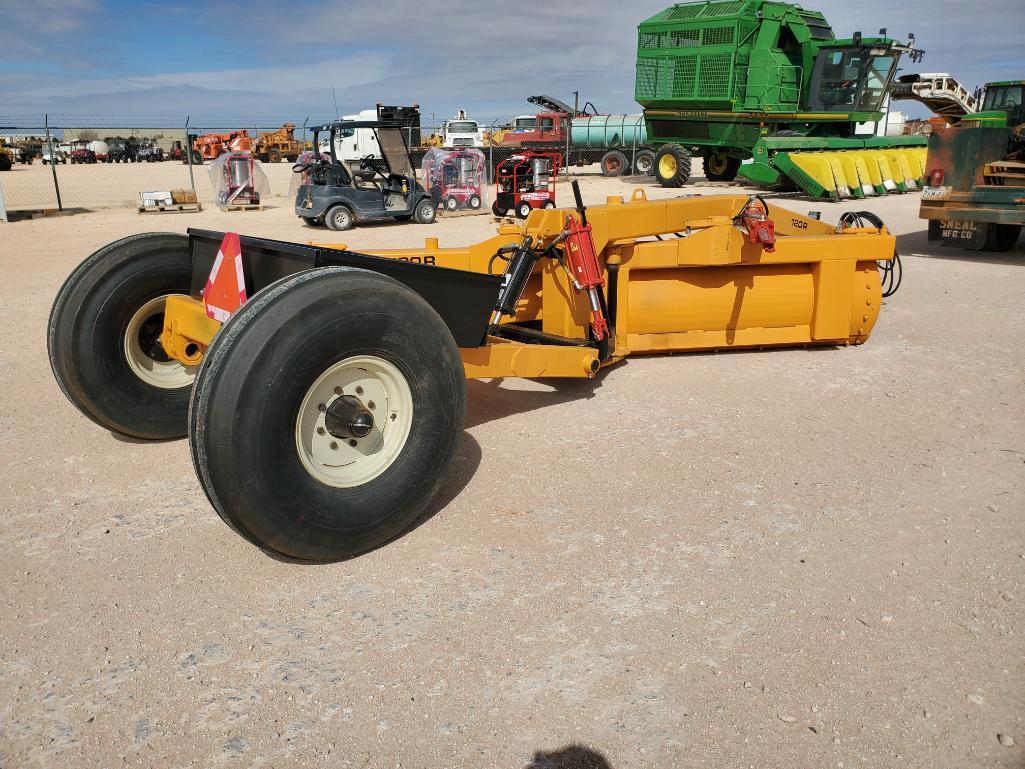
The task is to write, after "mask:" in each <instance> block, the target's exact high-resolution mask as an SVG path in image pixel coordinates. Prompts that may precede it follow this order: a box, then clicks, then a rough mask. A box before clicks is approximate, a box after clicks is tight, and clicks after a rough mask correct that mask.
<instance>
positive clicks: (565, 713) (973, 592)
mask: <svg viewBox="0 0 1025 769" xmlns="http://www.w3.org/2000/svg"><path fill="white" fill-rule="evenodd" d="M633 186H634V182H633V181H626V182H624V181H621V180H605V179H600V178H594V177H587V178H586V179H585V191H586V194H587V199H588V200H589V201H590V202H599V201H601V200H603V199H604V196H605V195H607V194H623V193H626V194H629V192H630V190H631V188H632V187H633ZM648 191H649V194H650V195H652V196H663V195H671V194H676V193H675V192H674V191H667V190H660V189H657V188H654V187H650V186H649V187H648ZM684 191H685V192H691V193H693V192H704V193H706V194H707V193H711V192H716V191H720V192H721V191H723V190H721V189H720V190H715V189H710V188H707V187H705V188H703V187H700V186H695V187H691V188H688V189H686V190H684ZM727 191H732V190H727ZM560 194H561V195H564V198H563V200H564V201H568V200H570V199H571V198H570V197H569V193H568V189H567V188H560ZM271 202H272V206H273V207H272V208H271V209H269V210H267V211H263V212H259V213H255V212H252V213H243V214H224V213H221V212H219V211H216V210H212V211H204V212H203V213H201V214H196V215H172V216H155V217H150V216H139V215H137V214H136V213H135V212H134V211H127V210H123V209H113V210H108V211H102V212H94V213H85V214H79V215H75V216H67V217H55V218H47V219H40V220H35V221H26V222H17V223H12V224H9V225H4V224H0V265H2V268H3V281H2V284H0V321H2V326H3V328H5V329H6V334H5V339H4V341H3V343H2V345H0V385H2V388H0V413H2V415H3V417H2V421H0V445H2V449H3V453H2V459H0V461H2V466H3V473H2V488H0V492H2V503H0V504H2V506H3V515H2V517H0V542H2V543H3V557H2V559H0V585H2V588H0V591H2V593H0V595H2V600H3V606H4V615H3V623H2V637H0V767H112V766H122V765H126V766H140V767H143V766H146V767H148V766H153V767H186V766H203V767H208V766H211V767H219V766H229V767H232V766H238V767H242V766H244V767H254V766H268V767H286V766H311V767H328V766H330V767H349V766H351V767H385V766H387V767H396V766H401V767H431V768H432V769H433V768H435V767H461V766H467V767H512V768H513V769H522V768H523V767H535V768H536V769H541V768H542V767H546V768H558V767H562V768H566V767H592V768H593V769H607V767H613V768H614V769H621V768H623V767H642V766H645V767H647V766H652V767H666V766H686V767H706V766H707V767H747V766H751V767H765V766H780V767H783V766H786V767H861V766H866V767H897V766H900V767H941V766H942V767H947V766H950V767H953V766H959V767H1018V768H1020V767H1022V766H1025V751H1023V747H1022V746H1023V745H1025V720H1023V716H1025V666H1023V655H1022V651H1023V632H1025V533H1023V519H1025V409H1023V406H1022V400H1021V394H1022V389H1023V385H1025V353H1023V346H1022V335H1023V333H1025V322H1023V311H1022V295H1023V291H1025V255H1023V253H1022V244H1021V243H1019V245H1018V247H1017V251H1016V252H1015V253H1014V254H1010V255H992V254H990V255H985V254H984V255H981V256H970V255H965V254H964V253H962V252H960V251H950V250H941V249H938V248H931V247H929V246H928V244H927V243H926V240H925V237H924V226H923V225H924V223H923V222H922V221H920V220H919V219H918V218H917V209H918V197H917V196H916V195H907V196H901V197H893V198H888V199H885V200H874V201H871V202H868V203H864V204H853V203H852V204H844V205H835V204H828V203H811V202H809V201H802V200H800V199H795V200H790V201H786V202H784V205H788V206H790V207H792V208H794V209H795V210H800V211H807V210H809V209H821V210H822V211H823V218H824V219H825V220H827V221H836V219H837V217H838V216H839V214H840V212H841V211H843V210H847V209H851V208H858V207H861V208H870V209H872V210H874V211H876V212H878V213H880V214H881V215H882V216H883V217H884V219H885V220H886V221H887V222H888V223H890V224H891V226H892V227H893V228H894V230H895V231H896V232H898V233H899V234H900V248H901V250H902V252H903V253H905V278H904V286H903V288H902V289H901V291H900V293H898V294H897V295H896V296H895V297H893V298H891V299H889V300H887V301H886V303H885V306H884V307H883V310H882V314H881V317H880V320H879V322H878V324H877V326H876V328H875V331H874V333H873V336H872V338H871V339H870V341H869V342H868V343H867V344H866V345H864V346H860V347H851V348H844V349H832V348H827V349H814V350H774V351H767V352H735V353H724V354H699V355H679V356H672V357H670V356H666V357H646V358H631V359H629V360H628V361H626V362H625V363H624V364H622V365H619V366H616V367H615V368H613V369H611V370H609V371H606V372H604V373H603V374H602V375H601V376H599V377H598V378H597V379H595V380H593V381H585V382H581V381H566V382H560V381H554V382H553V381H525V380H515V379H510V380H494V381H474V382H470V383H469V410H468V418H467V424H466V431H465V433H464V435H463V438H462V443H461V445H460V448H459V453H458V458H457V462H456V465H455V467H454V469H453V471H452V472H451V474H450V476H449V478H448V480H447V481H446V483H445V485H444V487H443V489H442V493H441V495H440V497H439V498H438V499H437V500H436V501H435V502H433V503H432V505H431V508H430V512H431V513H432V515H431V516H430V517H429V518H428V519H427V520H425V521H424V522H423V523H422V524H421V525H419V526H418V527H417V528H416V529H415V530H413V531H411V532H409V533H408V534H406V535H405V536H403V537H402V538H400V539H399V540H397V541H395V542H393V543H392V544H390V545H387V546H386V547H383V548H381V549H379V550H377V551H375V552H372V553H370V554H368V555H365V556H363V557H360V558H357V559H354V560H350V561H347V562H344V563H338V564H333V565H322V566H304V565H297V564H294V563H286V562H282V561H278V560H275V559H273V558H270V557H268V556H267V555H265V554H264V553H262V552H261V551H259V550H257V549H256V548H254V547H252V546H251V545H249V544H247V543H246V542H245V541H244V540H242V539H241V538H240V537H238V536H237V535H236V534H234V533H233V532H232V531H231V530H230V529H229V528H228V527H227V526H225V525H224V524H223V523H221V521H220V520H219V519H218V518H217V516H216V515H215V514H214V512H213V511H212V509H211V508H210V506H209V505H208V503H207V501H206V499H205V498H204V496H203V493H202V491H201V490H200V488H199V486H198V484H197V482H196V480H195V478H194V476H193V470H192V467H191V463H190V459H189V454H188V446H187V445H186V443H185V442H184V441H174V442H167V443H156V444H153V443H140V442H134V441H129V440H126V439H123V438H119V437H117V436H114V435H111V434H110V433H108V432H106V431H104V430H102V429H101V428H99V427H97V426H96V425H94V424H93V423H92V422H90V421H88V420H87V419H86V418H85V417H83V416H81V415H80V414H79V413H78V412H77V411H76V410H75V409H74V408H73V407H72V406H71V405H70V404H69V403H68V402H67V401H66V400H65V399H64V397H63V396H62V395H61V393H60V391H59V390H58V388H57V385H56V384H55V382H54V381H53V378H52V375H51V374H50V370H49V366H48V364H47V359H46V349H45V331H46V319H47V313H48V312H49V308H50V303H51V301H52V299H53V296H54V294H55V292H56V291H57V289H58V287H59V286H60V283H61V281H62V280H63V279H64V277H65V276H66V275H67V274H68V272H69V271H70V270H71V269H72V267H73V266H74V265H75V264H77V263H78V262H79V261H81V260H82V259H83V258H85V257H86V256H87V255H88V254H89V253H90V252H91V251H93V250H94V249H95V248H97V247H99V246H101V245H103V244H105V243H107V242H109V241H111V240H114V239H115V238H118V237H121V236H123V235H127V234H130V233H133V232H142V231H147V230H153V229H161V230H178V231H180V230H183V229H184V228H185V227H187V226H200V227H208V228H213V229H226V228H233V229H238V230H240V231H242V232H245V233H248V234H254V235H267V236H273V237H278V238H282V239H293V240H300V241H304V240H308V239H324V238H325V237H326V236H325V233H324V231H316V230H310V229H307V228H304V227H302V226H300V225H299V223H298V222H297V220H296V219H295V218H294V217H293V215H292V212H291V210H290V206H289V201H287V200H285V199H284V198H278V199H276V200H275V201H271ZM770 202H773V201H770ZM492 230H493V224H492V223H491V222H490V219H489V217H486V216H479V217H461V218H456V219H453V220H449V221H441V222H439V223H438V224H436V225H434V226H418V225H412V224H410V225H399V226H394V225H392V226H376V227H367V228H363V229H359V230H355V231H353V232H350V233H345V234H344V241H345V242H347V243H349V245H350V246H352V247H354V248H360V247H371V246H383V245H391V246H410V245H415V244H417V243H420V242H422V239H423V238H424V237H425V236H440V237H441V239H442V245H445V244H452V245H456V244H460V243H466V242H470V241H472V240H476V239H479V238H482V237H485V236H486V235H487V234H488V233H489V232H491V231H492ZM331 239H333V240H338V239H340V238H339V236H335V235H333V234H332V238H331Z"/></svg>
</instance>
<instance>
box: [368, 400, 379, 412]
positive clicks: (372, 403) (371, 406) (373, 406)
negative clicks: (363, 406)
mask: <svg viewBox="0 0 1025 769" xmlns="http://www.w3.org/2000/svg"><path fill="white" fill-rule="evenodd" d="M367 408H368V409H370V410H371V411H373V410H374V409H376V408H377V404H376V403H374V402H373V401H370V403H368V404H367Z"/></svg>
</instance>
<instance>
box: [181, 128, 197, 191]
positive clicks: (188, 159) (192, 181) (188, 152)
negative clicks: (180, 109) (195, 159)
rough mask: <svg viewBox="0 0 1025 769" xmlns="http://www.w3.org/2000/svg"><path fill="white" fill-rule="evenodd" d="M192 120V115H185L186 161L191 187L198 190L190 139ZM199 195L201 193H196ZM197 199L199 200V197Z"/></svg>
mask: <svg viewBox="0 0 1025 769" xmlns="http://www.w3.org/2000/svg"><path fill="white" fill-rule="evenodd" d="M190 120H192V115H186V116H185V143H184V146H185V162H186V163H188V166H189V189H191V190H192V191H193V192H196V179H195V177H194V176H193V175H192V142H191V141H189V121H190ZM196 194H197V195H198V194H199V193H196ZM196 200H199V198H198V197H197V198H196Z"/></svg>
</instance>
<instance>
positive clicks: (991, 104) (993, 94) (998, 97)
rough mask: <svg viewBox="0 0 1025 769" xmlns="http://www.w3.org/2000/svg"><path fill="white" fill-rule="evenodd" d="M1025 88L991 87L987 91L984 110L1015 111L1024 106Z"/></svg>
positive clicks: (1011, 86)
mask: <svg viewBox="0 0 1025 769" xmlns="http://www.w3.org/2000/svg"><path fill="white" fill-rule="evenodd" d="M1023 91H1025V86H1022V85H1004V86H991V87H989V88H987V89H986V98H985V99H984V100H983V102H982V108H983V109H984V110H987V111H988V110H997V109H1014V108H1016V107H1020V106H1021V105H1022V103H1023V102H1022V97H1023V96H1025V93H1023Z"/></svg>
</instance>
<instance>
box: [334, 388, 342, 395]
mask: <svg viewBox="0 0 1025 769" xmlns="http://www.w3.org/2000/svg"><path fill="white" fill-rule="evenodd" d="M341 394H342V388H341V387H336V388H335V395H341Z"/></svg>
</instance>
